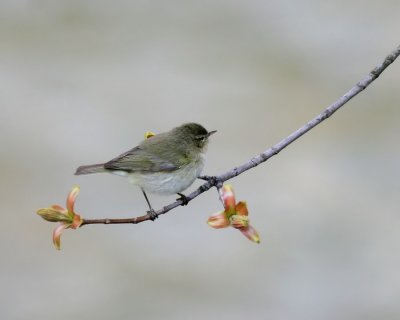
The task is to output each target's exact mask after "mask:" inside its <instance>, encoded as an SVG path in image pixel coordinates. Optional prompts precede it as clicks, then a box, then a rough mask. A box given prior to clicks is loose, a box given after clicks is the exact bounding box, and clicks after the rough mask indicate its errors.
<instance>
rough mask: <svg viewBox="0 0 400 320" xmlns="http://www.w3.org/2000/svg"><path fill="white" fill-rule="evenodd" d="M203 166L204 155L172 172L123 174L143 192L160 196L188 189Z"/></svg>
mask: <svg viewBox="0 0 400 320" xmlns="http://www.w3.org/2000/svg"><path fill="white" fill-rule="evenodd" d="M204 164H205V157H204V154H201V155H200V157H199V158H198V159H197V160H196V161H193V162H191V163H189V164H188V165H186V166H184V167H181V168H179V169H178V170H175V171H173V172H151V173H139V172H134V173H129V174H127V173H125V174H120V172H114V173H115V174H120V175H126V176H127V177H128V179H129V182H131V183H132V184H135V185H137V186H140V187H142V188H143V189H144V190H145V191H148V192H150V193H155V194H160V195H171V194H175V193H178V192H182V191H183V190H185V189H187V188H188V187H190V185H191V184H192V183H193V182H194V181H195V180H196V179H197V177H198V176H199V175H200V174H201V172H202V170H203V168H204Z"/></svg>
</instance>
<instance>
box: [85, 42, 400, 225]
mask: <svg viewBox="0 0 400 320" xmlns="http://www.w3.org/2000/svg"><path fill="white" fill-rule="evenodd" d="M399 55H400V46H398V47H397V48H396V49H395V50H394V51H393V52H392V53H391V54H389V55H388V56H387V57H386V58H385V60H384V61H383V62H382V63H381V64H380V65H378V66H377V67H376V68H374V69H373V70H372V71H371V72H370V73H369V74H368V75H367V76H366V77H365V78H364V79H362V80H361V81H359V82H357V83H356V85H355V86H353V87H352V88H351V89H350V90H349V91H348V92H346V93H345V94H344V95H343V96H342V97H341V98H339V99H338V100H337V101H335V102H334V103H332V104H331V105H330V106H329V107H328V108H326V109H325V110H324V111H323V112H322V113H320V114H319V115H318V116H316V117H315V118H314V119H312V120H311V121H309V122H308V123H307V124H306V125H304V126H302V127H301V128H299V129H298V130H296V131H295V132H293V133H292V134H291V135H289V136H288V137H286V138H285V139H283V140H281V141H280V142H278V143H277V144H275V145H274V146H272V147H271V148H269V149H267V150H266V151H264V152H263V153H261V154H259V155H257V156H255V157H254V158H251V159H250V160H249V161H247V162H246V163H244V164H242V165H241V166H238V167H235V168H233V169H232V170H229V171H227V172H225V173H223V174H221V175H219V176H216V177H207V178H208V181H207V182H205V183H204V184H203V185H201V186H200V187H199V188H198V189H196V190H195V191H193V192H192V193H190V194H189V195H187V196H186V198H187V202H189V201H191V200H193V199H194V198H196V197H197V196H199V195H200V194H202V193H203V192H206V191H208V190H209V189H211V188H212V187H217V188H218V187H220V186H221V184H222V183H223V182H225V181H227V180H229V179H232V178H234V177H236V176H238V175H239V174H242V173H243V172H245V171H247V170H249V169H251V168H254V167H256V166H258V165H259V164H261V163H263V162H265V161H267V160H268V159H269V158H271V157H272V156H274V155H276V154H278V153H279V152H280V151H281V150H283V149H284V148H286V147H287V146H288V145H289V144H291V143H292V142H293V141H295V140H297V139H298V138H300V137H301V136H302V135H303V134H305V133H306V132H308V131H309V130H311V129H312V128H314V127H315V126H317V125H318V124H320V123H321V122H322V121H324V120H326V119H328V118H329V117H330V116H331V115H332V114H333V113H335V112H336V111H337V110H338V109H339V108H341V107H342V106H343V105H345V104H346V103H347V102H349V101H350V99H352V98H353V97H355V96H356V95H357V94H359V93H360V92H361V91H363V90H364V89H365V88H367V87H368V86H369V85H370V84H371V83H372V82H373V81H374V80H375V79H376V78H378V77H379V76H380V74H381V73H382V72H383V71H384V70H385V69H386V68H387V67H388V66H389V65H390V64H391V63H393V62H394V61H395V60H396V58H397V57H398V56H399ZM181 205H184V203H183V202H182V200H177V201H175V202H173V203H171V204H169V205H167V206H165V207H163V208H162V209H160V210H157V211H156V214H157V216H159V215H162V214H165V213H167V212H169V211H171V210H172V209H174V208H176V207H178V206H181ZM148 220H151V216H150V215H149V214H145V215H143V216H139V217H135V218H127V219H84V220H83V223H82V224H81V226H83V225H86V224H120V223H133V224H136V223H140V222H143V221H148Z"/></svg>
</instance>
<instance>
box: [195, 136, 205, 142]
mask: <svg viewBox="0 0 400 320" xmlns="http://www.w3.org/2000/svg"><path fill="white" fill-rule="evenodd" d="M205 139H206V137H204V136H201V137H196V141H199V142H200V141H204V140H205Z"/></svg>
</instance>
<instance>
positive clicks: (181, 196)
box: [176, 192, 189, 206]
mask: <svg viewBox="0 0 400 320" xmlns="http://www.w3.org/2000/svg"><path fill="white" fill-rule="evenodd" d="M177 194H178V195H179V198H178V199H176V201H182V206H186V205H187V204H188V203H189V199H188V197H186V196H185V195H184V194H182V193H179V192H178V193H177Z"/></svg>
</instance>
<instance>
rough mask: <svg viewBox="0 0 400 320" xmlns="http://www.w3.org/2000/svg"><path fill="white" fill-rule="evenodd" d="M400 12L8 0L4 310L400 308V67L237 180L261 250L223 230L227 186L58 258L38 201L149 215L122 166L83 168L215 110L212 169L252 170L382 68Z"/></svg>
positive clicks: (326, 315) (69, 244) (89, 229)
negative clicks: (219, 215)
mask: <svg viewBox="0 0 400 320" xmlns="http://www.w3.org/2000/svg"><path fill="white" fill-rule="evenodd" d="M399 12H400V2H399V1H391V0H384V1H368V2H366V1H354V0H350V1H349V0H347V1H343V0H339V1H317V0H309V1H294V0H292V1H253V0H247V1H237V0H236V1H227V0H225V1H215V0H213V1H209V0H205V1H178V0H173V1H148V0H146V1H144V0H143V1H139V0H138V1H122V0H121V1H99V0H97V1H71V0H69V1H51V0H47V1H46V0H36V1H33V0H25V1H23V0H2V1H1V2H0V70H1V72H0V111H1V116H0V146H1V150H2V154H1V158H0V164H1V171H0V172H1V176H0V177H1V180H0V188H1V189H0V191H1V202H0V203H1V204H0V205H1V219H2V220H1V224H0V228H1V233H0V248H1V254H2V258H1V264H0V266H1V267H0V268H1V269H0V270H1V273H0V274H1V276H0V277H1V278H0V280H1V289H0V301H1V302H0V318H1V319H41V320H47V319H72V318H74V319H220V320H224V319H230V320H235V319H277V320H280V319H282V320H284V319H307V320H308V319H399V318H400V305H399V298H400V277H399V268H400V253H399V242H400V232H399V228H400V219H399V206H400V205H399V189H400V172H399V166H398V164H399V159H400V148H399V143H398V140H399V135H400V128H399V121H400V109H399V102H400V92H399V83H400V61H397V62H395V64H394V65H392V66H391V67H390V68H389V69H388V70H387V71H386V72H385V73H384V74H383V75H382V76H381V77H380V78H379V79H378V80H377V81H376V82H375V83H374V84H373V85H372V86H371V87H369V88H368V89H367V90H366V91H365V92H363V93H362V94H361V95H360V96H358V97H357V98H355V99H354V100H353V101H351V102H350V103H348V104H347V105H346V106H345V107H344V108H343V109H342V110H340V111H339V112H338V113H337V114H335V115H334V117H333V118H331V119H330V120H328V121H326V122H325V123H323V124H322V125H321V126H319V127H317V128H316V129H314V130H312V131H311V132H310V133H309V134H307V135H306V136H304V137H303V138H301V139H300V140H299V141H297V142H296V143H294V144H293V145H291V146H290V147H289V148H287V149H286V150H284V151H283V152H282V153H280V154H279V155H278V156H277V157H275V158H273V159H271V160H270V161H268V162H267V163H266V164H264V165H262V166H259V167H257V168H256V169H254V170H251V171H250V172H247V173H246V174H243V175H241V176H239V177H237V178H236V179H234V180H232V181H231V183H232V184H233V185H234V188H235V191H236V193H237V200H246V201H247V202H248V206H249V210H250V218H251V221H252V223H253V225H254V226H255V228H256V229H257V230H258V231H259V233H260V235H261V244H260V245H256V244H253V243H251V242H249V241H248V240H247V239H246V238H244V237H243V236H242V235H241V234H240V233H239V232H237V231H236V230H233V229H224V230H214V229H211V228H209V227H208V226H207V224H206V220H207V218H208V216H209V215H211V214H212V213H214V212H216V211H218V210H220V209H221V204H220V202H219V201H218V198H217V194H216V192H215V191H211V192H208V193H206V194H203V195H202V196H201V197H198V198H197V199H196V200H195V201H193V202H191V203H190V205H189V206H187V207H180V208H178V209H177V210H175V211H173V212H171V213H170V214H168V215H165V216H162V217H161V218H160V219H159V220H158V221H157V222H155V223H151V222H147V223H143V224H140V225H136V226H131V225H120V226H86V227H84V228H82V229H80V230H78V231H71V230H67V231H66V232H65V233H64V235H63V237H62V250H61V251H60V252H58V251H56V250H55V249H54V248H53V245H52V242H51V233H52V230H53V227H54V224H51V223H48V222H45V221H42V220H41V219H40V218H39V217H38V216H36V214H35V211H36V210H37V209H38V208H41V207H46V206H48V205H50V204H53V203H58V204H62V205H65V197H66V195H67V193H68V192H69V190H70V188H71V187H72V186H73V185H75V184H78V185H80V186H81V193H80V196H79V198H78V200H77V205H76V210H77V211H78V212H80V213H81V214H82V215H83V216H84V217H88V218H89V217H90V218H95V217H97V218H102V217H110V218H111V217H114V218H117V217H130V216H136V215H140V214H143V213H144V211H145V210H146V203H145V201H144V199H143V198H142V195H141V193H140V191H139V190H138V189H137V188H136V187H134V186H130V185H129V184H128V182H127V181H126V180H125V179H123V178H120V177H116V176H111V175H92V176H81V177H76V176H74V175H73V173H74V171H75V168H76V167H77V166H79V165H81V164H89V163H96V162H100V161H106V160H110V159H111V158H112V157H114V156H116V155H118V154H120V153H122V152H124V151H126V150H128V149H129V148H131V147H133V146H135V145H136V144H137V143H138V142H140V140H142V138H143V134H144V132H145V131H147V130H152V131H154V132H162V131H165V130H169V129H170V128H172V127H174V126H177V125H179V124H181V123H183V122H185V121H196V122H199V123H201V124H203V125H204V126H205V127H206V128H208V129H209V130H211V129H217V130H218V134H216V135H214V136H213V139H212V141H211V144H210V147H209V152H208V162H207V165H206V169H205V173H207V174H219V173H222V172H225V171H226V170H228V169H230V168H232V167H233V166H235V165H238V164H241V163H242V162H244V161H246V160H247V159H249V158H250V157H251V156H253V155H255V154H257V153H259V152H261V151H263V150H265V149H267V148H268V147H269V146H271V145H273V144H274V143H276V142H278V141H279V140H280V139H282V138H284V137H285V136H287V135H288V134H289V133H291V132H292V131H294V130H296V129H297V128H298V127H300V126H301V125H303V124H304V123H305V122H307V121H308V120H309V119H311V118H312V117H314V116H315V115H317V114H318V113H319V112H320V111H322V110H323V109H324V108H325V107H326V106H327V105H329V104H330V103H331V102H333V101H334V100H336V99H337V98H339V97H340V96H341V95H342V94H343V93H344V92H345V91H347V90H348V89H349V88H350V87H351V86H352V85H353V84H354V83H355V82H357V81H358V80H360V79H361V78H363V77H364V76H365V75H366V74H367V73H368V72H369V71H370V70H371V69H372V68H373V67H374V66H375V65H376V64H378V63H380V62H381V61H382V59H383V58H384V57H385V56H386V54H388V53H389V52H390V51H391V50H392V49H394V48H395V47H396V46H397V45H398V44H399V31H400V20H399V18H398V13H399ZM199 184H200V182H198V183H196V184H195V185H194V186H192V188H191V189H190V190H193V189H194V188H195V186H198V185H199ZM151 200H152V202H153V204H154V206H155V207H156V208H160V207H162V206H163V205H164V204H167V203H170V202H171V201H173V200H174V197H169V198H168V197H167V198H162V197H157V196H152V197H151Z"/></svg>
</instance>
